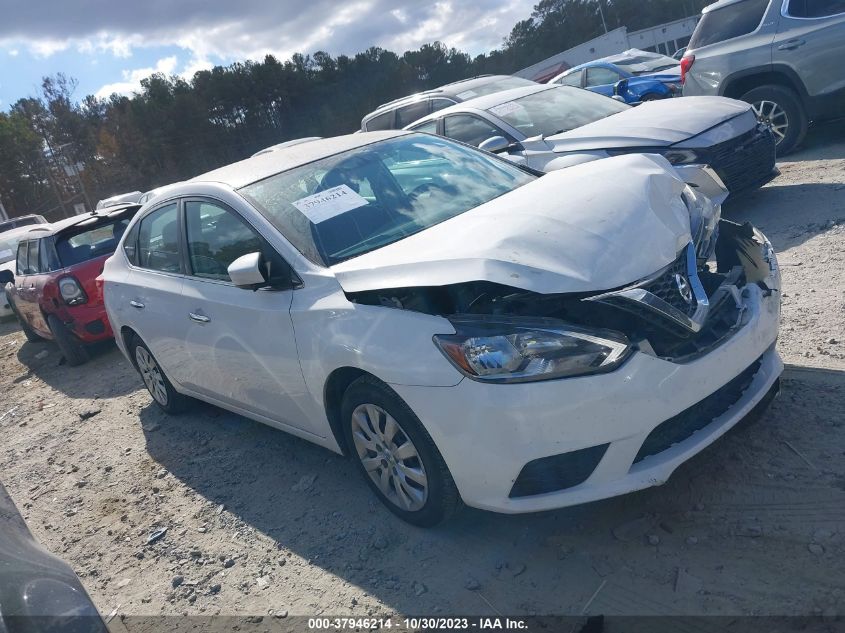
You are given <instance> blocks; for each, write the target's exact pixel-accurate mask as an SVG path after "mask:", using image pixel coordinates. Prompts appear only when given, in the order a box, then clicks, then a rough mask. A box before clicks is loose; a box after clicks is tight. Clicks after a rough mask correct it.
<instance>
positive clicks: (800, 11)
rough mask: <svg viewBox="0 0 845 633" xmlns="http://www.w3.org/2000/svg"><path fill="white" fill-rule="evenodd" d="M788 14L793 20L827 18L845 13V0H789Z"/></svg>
mask: <svg viewBox="0 0 845 633" xmlns="http://www.w3.org/2000/svg"><path fill="white" fill-rule="evenodd" d="M786 12H787V14H789V15H790V16H791V17H793V18H826V17H829V16H831V15H839V14H840V13H845V0H789V5H788V7H787V9H786Z"/></svg>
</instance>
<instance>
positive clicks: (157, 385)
mask: <svg viewBox="0 0 845 633" xmlns="http://www.w3.org/2000/svg"><path fill="white" fill-rule="evenodd" d="M129 355H130V357H131V358H132V363H133V364H134V365H135V369H137V370H138V373H140V374H141V378H142V379H143V381H144V385H146V387H147V391H149V392H150V395H151V396H152V397H153V402H155V403H156V404H157V405H158V406H159V407H160V408H161V409H162V410H163V411H164V412H165V413H169V414H170V415H177V414H179V413H182V412H183V411H185V410H187V409H188V408H189V407H190V404H191V399H190V398H188V397H187V396H183V395H182V394H181V393H179V392H178V391H176V390H175V389H174V388H173V385H172V384H171V382H170V380H169V379H168V378H167V376H166V375H165V374H164V371H163V370H162V369H161V367H160V366H159V364H158V361H157V360H156V359H155V356H153V353H152V352H151V351H150V348H149V347H147V345H146V343H144V341H142V340H141V337H139V336H138V335H137V334H136V335H135V336H133V337H132V340H131V341H130V343H129Z"/></svg>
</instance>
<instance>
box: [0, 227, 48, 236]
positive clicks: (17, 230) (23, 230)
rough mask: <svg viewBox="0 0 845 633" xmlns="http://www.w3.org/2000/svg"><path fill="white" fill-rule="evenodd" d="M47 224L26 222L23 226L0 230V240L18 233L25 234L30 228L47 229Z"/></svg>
mask: <svg viewBox="0 0 845 633" xmlns="http://www.w3.org/2000/svg"><path fill="white" fill-rule="evenodd" d="M49 228H50V225H49V224H27V225H25V226H19V227H17V228H14V229H9V230H8V231H2V232H0V240H8V239H10V238H13V237H17V236H19V235H26V234H27V233H29V232H30V231H32V230H40V231H44V230H49Z"/></svg>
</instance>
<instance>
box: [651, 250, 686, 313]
mask: <svg viewBox="0 0 845 633" xmlns="http://www.w3.org/2000/svg"><path fill="white" fill-rule="evenodd" d="M677 275H680V276H681V277H682V278H684V279H688V278H689V277H688V272H687V255H686V250H684V251H683V252H682V253H681V256H680V257H678V259H676V260H675V262H674V263H673V264H672V265H671V266H670V267H669V268H667V269H666V270H665V271H664V272H663V273H661V275H660V276H659V277H658V278H657V279H655V280H654V281H651V282H649V283H647V284H646V285H644V286H642V289H643V290H648V291H649V292H650V293H652V294H653V295H655V296H657V297H658V298H660V299H662V300H663V301H665V302H666V303H668V304H669V305H670V306H672V307H673V308H675V309H677V310H679V311H681V312H682V313H684V314H686V315H687V316H692V315H693V314H695V309H696V307H697V305H698V304H697V302H696V300H695V297H693V299H692V301H691V302H690V303H687V302H686V300H685V299H684V297H683V296H682V295H681V291H680V289H679V288H678V282H677V277H676V276H677Z"/></svg>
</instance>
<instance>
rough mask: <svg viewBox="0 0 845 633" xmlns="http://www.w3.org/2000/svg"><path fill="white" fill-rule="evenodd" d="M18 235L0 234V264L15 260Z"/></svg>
mask: <svg viewBox="0 0 845 633" xmlns="http://www.w3.org/2000/svg"><path fill="white" fill-rule="evenodd" d="M19 239H20V238H19V237H4V236H3V235H0V264H5V263H7V262H11V261H14V260H15V257H16V256H17V253H18V241H19Z"/></svg>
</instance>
